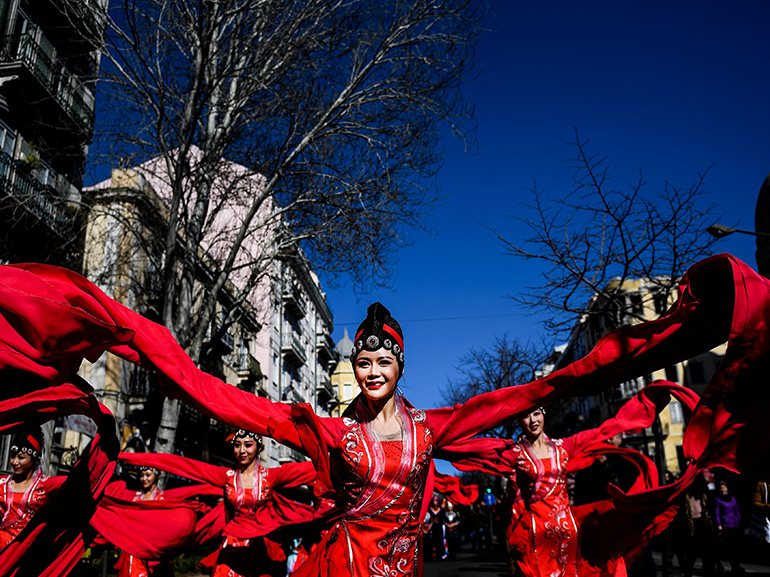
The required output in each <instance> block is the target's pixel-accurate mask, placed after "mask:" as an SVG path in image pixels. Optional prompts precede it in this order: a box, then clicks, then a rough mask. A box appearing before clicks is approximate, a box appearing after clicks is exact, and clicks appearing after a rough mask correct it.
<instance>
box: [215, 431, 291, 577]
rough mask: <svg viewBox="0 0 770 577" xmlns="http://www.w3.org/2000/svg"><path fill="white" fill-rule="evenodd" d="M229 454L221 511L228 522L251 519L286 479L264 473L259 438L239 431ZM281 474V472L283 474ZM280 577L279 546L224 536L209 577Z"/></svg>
mask: <svg viewBox="0 0 770 577" xmlns="http://www.w3.org/2000/svg"><path fill="white" fill-rule="evenodd" d="M232 443H233V454H234V455H235V460H236V461H237V462H238V466H237V468H236V469H231V470H228V471H227V485H226V486H225V510H226V511H227V518H228V520H233V519H237V518H239V517H244V518H252V517H255V516H256V514H257V510H258V509H259V508H260V507H261V506H262V505H263V504H264V503H265V502H266V501H267V500H268V499H269V498H270V493H271V492H272V491H273V488H274V487H275V486H280V485H285V484H287V483H286V482H287V481H289V479H287V478H286V475H282V474H281V468H277V469H268V468H267V467H263V466H262V465H260V463H259V458H258V457H259V453H260V451H261V450H262V438H261V437H260V436H259V435H255V434H254V433H251V432H249V431H244V430H243V429H239V430H238V431H236V432H235V433H233V439H232ZM284 472H285V470H284ZM256 575H259V576H261V577H283V576H284V575H286V555H285V554H284V552H283V550H282V549H281V547H280V545H278V544H277V543H275V542H274V541H271V540H270V539H268V538H267V537H252V538H240V537H233V536H231V535H227V536H225V540H224V541H223V542H222V546H221V547H220V549H219V554H218V556H217V562H216V566H215V567H214V574H213V577H252V576H256Z"/></svg>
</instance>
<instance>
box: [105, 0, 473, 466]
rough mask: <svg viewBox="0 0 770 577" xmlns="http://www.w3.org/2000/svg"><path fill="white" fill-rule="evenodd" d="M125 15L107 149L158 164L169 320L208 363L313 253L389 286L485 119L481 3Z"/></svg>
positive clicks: (335, 1)
mask: <svg viewBox="0 0 770 577" xmlns="http://www.w3.org/2000/svg"><path fill="white" fill-rule="evenodd" d="M112 6H113V7H112V9H111V25H112V27H111V32H110V34H109V36H108V46H107V49H106V53H105V56H106V59H105V62H104V65H103V69H104V70H105V73H106V75H107V76H106V78H105V80H104V81H103V83H102V86H103V87H104V89H103V92H104V94H103V95H102V96H103V98H102V99H101V100H100V101H99V102H101V103H102V106H103V110H102V111H101V114H100V116H99V118H100V119H101V121H102V122H101V124H100V125H99V126H98V128H99V133H100V134H99V135H100V138H101V139H102V145H101V149H102V150H109V151H110V154H111V156H112V162H113V164H114V163H116V160H115V159H117V158H121V159H122V164H123V165H129V166H132V165H135V164H137V163H138V162H139V161H142V164H141V170H142V171H143V172H144V173H145V174H146V175H147V176H148V178H150V179H151V180H153V185H154V187H155V188H156V190H158V193H159V195H160V196H162V197H163V200H164V202H165V204H166V205H167V207H168V213H167V218H166V223H165V225H164V227H163V229H162V230H155V231H153V235H154V237H155V239H156V240H160V241H162V244H163V249H162V251H160V257H159V259H158V260H159V262H158V263H157V270H159V271H161V273H160V274H161V275H162V279H163V283H162V290H163V295H162V299H161V300H162V303H163V305H162V315H161V316H162V321H163V322H164V324H166V326H168V327H169V328H170V329H171V330H172V332H173V333H174V335H175V336H176V338H177V339H178V340H179V342H180V343H181V344H182V346H184V347H185V348H186V350H187V351H188V353H189V354H190V356H191V357H192V358H193V360H195V361H198V360H199V359H200V358H201V356H202V355H203V354H205V351H204V348H205V342H206V339H207V338H208V335H210V332H211V327H212V324H213V322H214V316H215V311H216V307H217V295H218V294H219V293H220V291H222V289H223V287H225V286H227V285H228V283H233V285H234V286H235V287H236V288H237V291H236V292H237V295H238V298H236V299H235V302H233V303H232V305H231V306H230V307H229V308H228V310H226V311H224V312H225V315H224V319H223V320H221V321H220V319H219V318H217V323H216V326H218V330H219V331H220V332H222V331H225V330H227V327H228V326H229V325H230V324H231V323H232V322H234V320H235V317H236V316H237V314H238V304H239V303H240V302H243V300H245V299H248V298H250V296H251V295H252V294H253V291H254V288H255V287H256V286H257V285H258V284H259V282H260V281H261V279H263V278H264V277H265V275H267V274H269V272H270V270H271V267H272V265H273V263H275V262H276V260H277V259H287V258H288V259H291V258H300V257H301V255H302V254H304V255H306V256H307V258H308V259H309V260H310V262H311V263H312V264H313V266H314V268H315V269H317V270H320V271H323V272H326V273H332V274H345V275H348V276H350V277H351V278H352V279H353V280H354V281H355V282H356V283H357V285H358V286H364V287H365V286H368V285H370V284H371V283H378V284H382V283H384V282H386V281H387V278H388V272H389V270H390V269H391V267H392V265H393V263H394V262H395V261H394V258H395V253H396V251H397V249H398V248H399V247H401V246H402V245H403V244H404V243H405V242H406V241H407V240H408V237H407V232H408V230H409V228H411V227H420V226H422V222H423V218H424V216H425V215H426V214H427V211H428V210H429V209H430V207H431V205H432V203H433V201H434V200H435V185H434V177H435V174H436V171H437V170H438V168H439V167H440V164H441V160H442V150H441V149H440V147H439V142H440V139H441V137H442V136H444V135H447V134H450V133H452V134H454V135H456V136H460V137H462V138H465V137H466V135H467V132H466V130H465V123H466V121H468V120H469V119H471V118H472V108H471V107H470V106H468V105H467V104H466V103H465V102H464V101H463V100H462V98H461V94H460V90H459V89H460V86H461V84H462V82H463V80H464V79H465V78H466V76H467V74H468V72H469V70H470V67H471V62H472V56H473V48H474V44H475V37H476V34H477V31H478V21H479V17H480V13H479V12H478V7H477V3H476V2H474V1H473V0H410V1H404V0H396V1H393V2H387V3H374V2H364V1H359V0H301V1H300V0H261V1H255V0H218V1H216V2H213V1H204V2H200V1H198V0H124V1H123V2H122V3H120V2H113V3H112ZM105 97H106V98H105ZM104 160H105V159H100V161H102V162H104ZM201 251H204V252H205V254H206V258H207V267H208V269H209V270H208V272H207V274H206V275H201V274H200V273H199V270H198V269H197V268H196V267H197V264H196V263H198V262H200V254H201ZM327 278H333V277H330V276H327ZM197 286H203V287H204V288H203V290H202V291H200V292H197V289H196V287H197ZM217 314H218V313H217ZM178 410H179V409H178V406H177V404H176V403H175V402H171V401H166V406H165V407H164V415H163V420H162V423H161V430H160V431H159V434H158V446H157V449H158V450H160V451H171V450H173V445H174V441H173V439H174V434H175V428H176V420H177V415H178Z"/></svg>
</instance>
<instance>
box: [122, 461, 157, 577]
mask: <svg viewBox="0 0 770 577" xmlns="http://www.w3.org/2000/svg"><path fill="white" fill-rule="evenodd" d="M159 476H160V471H158V470H157V469H154V468H152V467H142V468H141V469H140V474H139V483H140V484H141V486H142V489H141V490H140V491H137V492H136V494H135V495H134V501H159V500H162V499H163V491H162V490H161V489H159V488H158V477H159ZM153 565H156V563H153ZM115 568H116V569H118V577H147V576H148V575H150V566H149V563H148V562H147V561H145V560H143V559H139V558H138V557H135V556H134V555H130V554H128V553H126V552H124V553H123V554H122V555H121V556H120V559H118V563H117V565H116V566H115ZM153 569H154V567H153Z"/></svg>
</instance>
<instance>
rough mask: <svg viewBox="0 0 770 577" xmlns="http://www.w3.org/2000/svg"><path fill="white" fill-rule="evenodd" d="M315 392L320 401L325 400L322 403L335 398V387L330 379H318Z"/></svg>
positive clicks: (323, 377)
mask: <svg viewBox="0 0 770 577" xmlns="http://www.w3.org/2000/svg"><path fill="white" fill-rule="evenodd" d="M315 392H316V394H317V395H318V398H319V400H321V399H323V401H322V402H326V401H328V400H330V399H333V398H334V397H335V390H334V385H332V382H331V381H330V380H329V377H326V376H322V377H320V378H319V379H318V383H317V384H316V387H315Z"/></svg>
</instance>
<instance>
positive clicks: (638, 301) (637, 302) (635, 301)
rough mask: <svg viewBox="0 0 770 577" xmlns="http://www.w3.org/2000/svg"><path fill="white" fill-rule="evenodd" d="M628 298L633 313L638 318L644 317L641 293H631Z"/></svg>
mask: <svg viewBox="0 0 770 577" xmlns="http://www.w3.org/2000/svg"><path fill="white" fill-rule="evenodd" d="M628 298H629V300H630V301H631V311H632V312H633V313H634V314H635V315H637V316H642V313H643V312H644V306H643V304H642V295H640V294H639V293H631V294H630V295H629V297H628Z"/></svg>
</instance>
